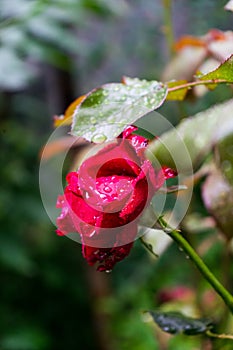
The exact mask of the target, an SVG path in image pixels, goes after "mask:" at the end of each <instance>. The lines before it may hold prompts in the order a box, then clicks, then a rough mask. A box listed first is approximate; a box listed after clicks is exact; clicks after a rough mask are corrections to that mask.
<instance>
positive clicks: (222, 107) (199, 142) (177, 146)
mask: <svg viewBox="0 0 233 350" xmlns="http://www.w3.org/2000/svg"><path fill="white" fill-rule="evenodd" d="M232 110H233V99H231V100H229V101H227V102H224V103H222V104H219V105H216V106H214V107H212V108H209V109H207V110H205V111H203V112H200V113H198V114H197V115H195V116H193V117H190V118H188V119H186V120H184V121H182V122H181V123H180V124H179V125H178V126H177V127H176V128H173V129H172V130H169V131H167V132H165V133H164V134H163V135H161V136H160V138H159V139H156V140H154V141H152V142H151V143H150V144H149V146H148V149H147V151H146V152H147V155H148V158H149V159H151V161H152V162H153V159H154V157H156V159H157V161H159V162H160V164H166V166H168V167H171V168H173V169H177V170H178V172H179V173H192V171H193V168H194V170H197V169H198V168H199V167H200V166H201V164H202V163H203V161H204V160H205V159H206V157H207V155H208V154H209V153H210V151H211V150H212V147H213V145H214V144H215V143H216V140H217V137H218V132H219V129H220V126H222V125H223V124H224V125H226V126H227V125H229V123H230V122H231V120H232Z"/></svg>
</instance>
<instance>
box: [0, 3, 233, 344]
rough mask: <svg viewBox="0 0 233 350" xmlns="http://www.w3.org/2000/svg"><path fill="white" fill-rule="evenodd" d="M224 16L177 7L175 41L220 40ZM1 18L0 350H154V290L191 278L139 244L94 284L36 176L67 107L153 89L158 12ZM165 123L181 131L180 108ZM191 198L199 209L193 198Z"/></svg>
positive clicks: (176, 262) (121, 7)
mask: <svg viewBox="0 0 233 350" xmlns="http://www.w3.org/2000/svg"><path fill="white" fill-rule="evenodd" d="M224 5H225V1H209V0H205V1H200V0H198V1H185V0H178V1H175V2H174V8H173V16H174V30H175V36H176V38H179V37H180V36H181V35H184V34H195V35H202V34H205V33H206V32H207V31H208V30H209V29H210V28H212V27H218V28H219V29H222V30H227V29H229V28H230V21H231V20H232V17H230V16H231V14H229V13H226V12H224V10H223V6H224ZM0 14H1V24H0V132H1V138H0V149H1V153H0V160H1V174H0V178H1V192H0V219H1V235H0V271H1V289H0V349H1V350H40V349H41V350H42V349H43V350H46V349H50V350H53V349H54V350H59V349H61V350H62V349H70V350H72V349H90V350H92V349H93V350H94V349H97V350H98V349H104V350H105V349H106V350H110V349H134V350H135V349H136V350H140V349H157V341H156V340H155V338H154V334H153V330H151V329H150V328H149V326H148V325H146V324H144V323H143V322H142V318H141V311H143V310H144V309H147V308H151V307H154V306H156V305H157V304H158V303H159V297H158V295H159V294H158V293H159V291H160V290H161V289H163V288H167V287H169V288H170V287H172V286H176V285H183V284H185V285H188V286H189V287H190V289H191V290H193V291H195V290H196V288H197V286H196V282H195V279H196V271H195V270H194V269H193V268H192V267H191V266H190V263H189V262H188V261H187V260H185V259H183V256H182V255H181V254H180V252H179V250H178V249H177V248H176V247H175V246H173V245H172V246H171V247H170V248H169V249H168V250H167V252H166V253H165V254H164V255H163V256H162V257H161V259H158V260H157V261H156V262H154V261H152V260H151V259H150V258H149V256H148V254H147V253H146V252H145V251H144V250H143V248H142V247H141V246H140V244H139V243H138V242H136V244H135V247H134V250H133V251H132V254H131V255H130V256H129V257H128V258H127V259H126V260H125V261H124V262H122V263H121V264H119V265H118V266H116V268H115V270H114V271H113V272H112V273H111V274H110V275H106V274H99V273H98V274H97V273H95V271H94V269H90V268H89V267H87V266H86V262H85V261H83V258H82V256H81V246H80V245H78V244H77V243H75V242H73V241H71V240H69V239H67V238H61V237H57V236H56V234H55V227H54V226H53V225H52V224H51V223H50V221H49V219H48V217H47V215H46V213H45V211H44V208H43V205H42V202H41V199H40V193H39V184H38V169H39V153H40V150H41V148H42V146H43V144H44V143H45V142H46V141H47V138H48V137H49V135H50V133H51V132H52V131H53V126H52V116H53V115H54V114H58V115H59V114H62V113H63V112H64V110H65V109H66V108H67V106H68V105H69V103H70V102H72V101H73V100H74V99H75V98H76V97H78V96H79V95H81V94H83V93H85V92H87V91H88V90H90V89H92V88H94V87H96V86H99V85H101V84H102V83H105V82H110V81H120V79H121V76H123V75H128V76H132V77H134V76H138V77H140V78H148V79H160V77H161V74H162V71H163V69H164V66H165V63H166V62H167V61H168V52H167V48H166V43H165V39H164V35H163V25H164V24H163V8H162V4H161V2H160V1H152V0H148V1H143V0H128V1H126V0H125V1H124V0H120V1H115V0H111V1H107V0H102V1H101V0H98V1H95V0H53V1H46V0H34V1H33V0H10V1H9V0H2V1H1V3H0ZM224 98H226V94H225V92H224V89H223V90H221V89H220V90H218V91H217V92H214V93H213V95H209V94H208V95H207V96H206V97H205V98H203V99H202V102H201V103H197V102H191V106H190V103H187V106H186V108H187V111H191V110H192V114H193V113H194V111H197V110H199V109H201V108H205V107H208V106H209V105H210V104H211V103H213V102H214V101H220V100H223V99H224ZM164 112H165V113H166V114H167V116H168V118H170V120H173V121H178V120H179V108H178V107H177V105H176V106H175V107H174V105H172V106H170V105H169V104H168V106H167V107H166V108H165V109H164ZM48 185H49V184H48ZM196 198H197V199H196V206H197V207H198V204H199V193H198V191H197V194H196ZM54 205H55V203H54ZM219 254H220V252H219V249H215V250H214V249H212V250H211V252H209V254H207V257H206V258H207V261H208V259H209V261H210V262H211V263H213V266H214V268H215V269H216V270H217V269H218V266H216V263H215V261H216V259H217V258H218V256H219ZM171 262H172V264H171ZM181 266H182V268H181ZM199 285H200V288H203V285H204V282H203V281H202V280H201V281H200V282H199ZM205 312H207V311H205ZM182 344H183V340H182V337H181V338H179V337H177V338H176V339H173V340H172V341H171V345H170V346H171V349H179V350H182V349H185V350H187V349H188V348H190V349H192V348H193V346H196V340H194V339H193V338H191V340H190V339H189V340H187V341H186V343H185V347H184V345H182ZM182 346H183V347H182Z"/></svg>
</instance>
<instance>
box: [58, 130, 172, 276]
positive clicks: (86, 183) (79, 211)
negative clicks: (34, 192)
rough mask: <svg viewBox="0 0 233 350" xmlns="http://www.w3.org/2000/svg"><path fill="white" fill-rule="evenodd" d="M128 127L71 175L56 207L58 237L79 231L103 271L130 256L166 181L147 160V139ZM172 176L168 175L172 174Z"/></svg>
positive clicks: (88, 252)
mask: <svg viewBox="0 0 233 350" xmlns="http://www.w3.org/2000/svg"><path fill="white" fill-rule="evenodd" d="M135 130H137V128H136V127H134V126H129V127H127V128H126V129H125V130H124V131H123V133H122V134H121V135H120V136H119V137H118V138H117V139H116V141H115V142H113V143H110V144H108V145H107V146H105V147H104V148H103V149H101V150H100V151H98V153H97V154H96V155H94V156H92V157H90V158H88V159H86V160H85V161H84V162H83V163H82V165H81V166H80V168H79V171H78V172H71V173H69V174H68V175H67V178H66V179H67V182H68V185H67V186H66V188H65V192H64V195H63V196H59V197H58V201H57V207H58V208H61V209H62V212H61V214H60V216H59V217H58V218H57V227H58V230H57V233H58V235H65V234H67V233H70V232H78V233H79V234H80V236H81V241H82V245H83V256H84V258H85V259H86V260H87V262H88V264H89V265H93V264H95V263H97V262H99V263H100V265H99V266H98V270H99V271H105V270H111V269H112V267H113V266H114V265H115V264H116V262H118V261H120V260H122V259H124V257H126V256H127V255H128V254H129V251H130V249H131V247H132V245H133V241H134V240H135V238H136V235H137V225H138V221H139V218H140V214H141V213H142V211H143V209H144V208H145V207H146V206H147V205H148V204H149V202H150V200H151V199H152V197H153V195H154V193H155V191H156V190H157V189H158V188H160V187H161V186H162V185H163V182H164V180H165V179H166V178H167V177H172V176H174V175H175V173H174V172H172V171H167V170H168V169H167V168H166V169H163V170H160V171H158V172H156V171H155V170H154V168H153V167H152V165H151V163H150V161H148V160H147V159H146V158H145V156H144V150H145V148H146V146H147V144H148V140H147V139H145V138H144V137H142V136H138V135H134V134H133V131H135ZM168 174H169V175H168Z"/></svg>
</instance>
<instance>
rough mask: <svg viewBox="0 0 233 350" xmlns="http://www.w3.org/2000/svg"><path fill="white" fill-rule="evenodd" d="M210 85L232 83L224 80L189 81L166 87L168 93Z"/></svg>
mask: <svg viewBox="0 0 233 350" xmlns="http://www.w3.org/2000/svg"><path fill="white" fill-rule="evenodd" d="M210 84H232V81H227V80H226V79H209V80H197V81H191V82H187V83H184V84H180V85H177V86H173V87H170V88H169V87H168V92H172V91H177V90H182V89H190V88H192V87H193V86H198V85H210Z"/></svg>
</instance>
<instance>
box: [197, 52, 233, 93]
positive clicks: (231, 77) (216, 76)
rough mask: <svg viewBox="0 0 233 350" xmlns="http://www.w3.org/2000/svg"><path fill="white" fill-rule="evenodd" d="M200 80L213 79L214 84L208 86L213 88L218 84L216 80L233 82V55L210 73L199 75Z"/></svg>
mask: <svg viewBox="0 0 233 350" xmlns="http://www.w3.org/2000/svg"><path fill="white" fill-rule="evenodd" d="M198 79H199V80H213V84H212V83H211V84H208V87H209V88H211V89H213V88H215V87H216V86H217V84H215V82H214V81H215V80H217V81H218V82H219V81H223V82H226V83H233V55H231V56H230V57H229V58H228V59H227V60H226V61H225V62H223V63H222V64H220V66H219V67H218V68H216V69H215V70H213V71H212V72H210V73H207V74H204V75H201V76H200V75H198Z"/></svg>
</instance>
